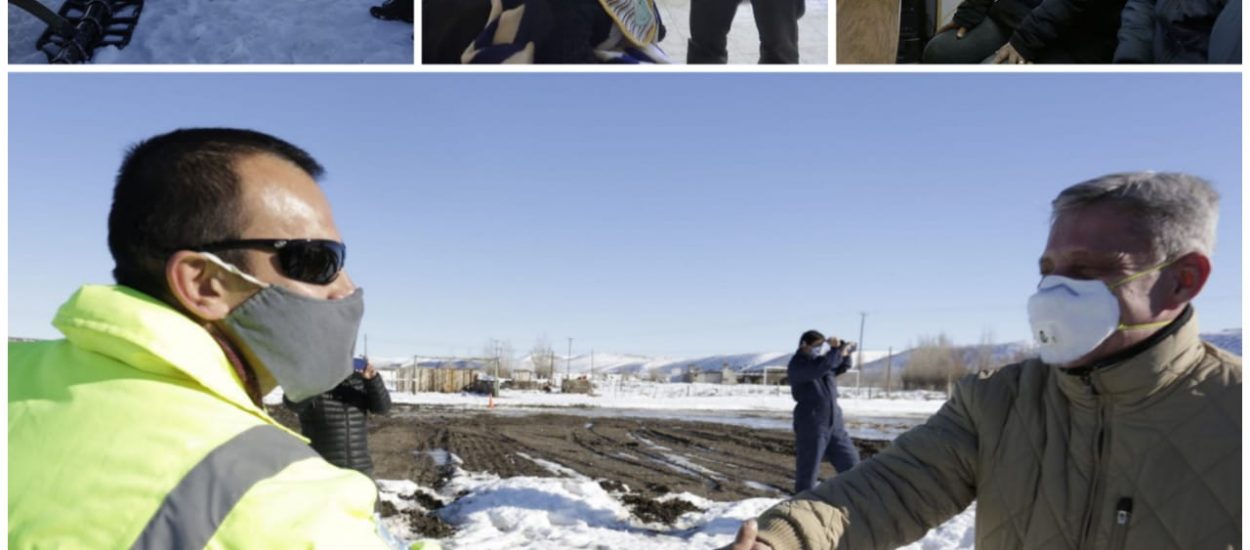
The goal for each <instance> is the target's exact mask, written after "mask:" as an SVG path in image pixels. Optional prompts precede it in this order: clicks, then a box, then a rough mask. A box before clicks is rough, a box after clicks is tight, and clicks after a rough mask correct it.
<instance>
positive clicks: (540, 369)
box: [530, 335, 556, 380]
mask: <svg viewBox="0 0 1250 550" xmlns="http://www.w3.org/2000/svg"><path fill="white" fill-rule="evenodd" d="M530 362H532V363H534V375H535V376H537V377H539V378H546V379H547V380H551V378H552V376H553V375H554V374H555V369H556V352H555V350H553V349H551V342H550V341H549V340H547V336H546V335H543V336H539V337H538V339H537V340H535V341H534V347H532V348H530Z"/></svg>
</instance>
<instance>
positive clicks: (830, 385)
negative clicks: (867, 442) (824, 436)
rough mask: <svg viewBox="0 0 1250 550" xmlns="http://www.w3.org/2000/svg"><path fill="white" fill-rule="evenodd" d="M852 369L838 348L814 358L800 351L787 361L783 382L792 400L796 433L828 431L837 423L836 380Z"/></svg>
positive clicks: (848, 357) (848, 359) (847, 359)
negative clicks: (805, 428) (785, 380)
mask: <svg viewBox="0 0 1250 550" xmlns="http://www.w3.org/2000/svg"><path fill="white" fill-rule="evenodd" d="M850 368H851V357H850V356H849V355H847V356H845V357H843V356H842V350H841V348H834V349H832V350H829V352H828V353H826V354H824V355H821V356H818V357H813V356H811V355H808V354H806V353H803V352H802V351H799V352H798V353H795V354H794V357H791V358H790V363H789V364H788V365H786V378H788V379H789V381H790V395H791V396H792V397H794V401H795V404H794V425H795V429H796V430H797V429H800V428H803V427H807V428H816V429H821V428H827V427H832V426H833V425H834V424H835V423H836V422H838V421H840V420H841V419H840V417H841V415H840V414H838V407H837V399H838V380H837V376H838V375H840V374H842V373H844V372H846V371H847V370H848V369H850Z"/></svg>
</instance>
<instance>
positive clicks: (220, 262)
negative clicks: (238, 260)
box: [200, 252, 269, 288]
mask: <svg viewBox="0 0 1250 550" xmlns="http://www.w3.org/2000/svg"><path fill="white" fill-rule="evenodd" d="M200 254H203V255H204V257H205V258H208V261H210V262H212V263H214V264H217V267H220V268H222V269H224V270H226V271H229V272H230V273H233V274H235V275H238V276H239V277H242V278H243V280H244V281H247V282H249V283H252V284H254V285H256V286H258V287H261V288H269V283H266V282H264V281H262V280H260V279H257V278H256V277H253V276H251V275H248V274H247V273H244V272H243V270H241V269H239V268H237V267H235V266H233V265H231V264H229V263H226V261H225V260H223V259H221V258H218V257H217V255H216V254H213V253H212V252H201V253H200Z"/></svg>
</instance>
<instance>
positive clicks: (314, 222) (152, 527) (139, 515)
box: [8, 128, 437, 549]
mask: <svg viewBox="0 0 1250 550" xmlns="http://www.w3.org/2000/svg"><path fill="white" fill-rule="evenodd" d="M321 173H322V168H321V165H320V164H318V163H317V161H316V160H314V159H313V158H312V156H310V155H309V154H308V153H307V152H305V151H304V150H302V149H300V148H298V147H296V146H294V145H292V144H290V143H288V142H286V141H283V140H280V139H278V138H275V137H273V136H270V135H266V134H262V133H259V132H254V131H250V130H240V129H229V128H197V129H184V130H176V131H173V132H170V133H167V134H163V135H159V136H155V137H152V138H150V139H147V140H145V141H142V142H140V143H139V144H138V145H135V146H134V147H132V148H131V149H130V150H129V151H128V152H127V154H126V157H125V160H124V161H123V162H122V166H121V169H120V170H119V172H118V174H117V180H116V186H115V187H114V190H113V203H112V209H111V211H110V212H109V218H108V243H109V250H110V252H111V253H112V256H113V260H114V263H115V267H114V269H113V277H114V278H115V279H116V281H117V284H116V285H113V286H104V285H86V286H83V287H81V288H80V289H79V290H78V291H77V292H76V293H75V294H74V295H73V296H71V297H70V298H69V300H68V301H67V302H66V303H65V304H64V305H62V306H61V308H60V310H59V311H58V312H57V314H56V317H55V318H54V319H53V322H52V323H53V325H54V326H56V327H57V329H59V330H60V331H61V332H62V333H63V334H64V335H65V338H64V339H61V340H51V341H43V342H34V343H10V344H9V350H8V351H9V408H8V416H9V501H8V510H9V518H8V520H9V542H8V544H9V546H10V547H12V548H38V547H60V548H205V547H211V548H291V547H300V548H311V547H318V548H377V549H383V548H389V547H391V546H390V545H389V544H388V542H387V540H386V539H384V536H385V535H386V531H385V528H384V527H382V526H381V525H380V524H379V523H377V522H375V520H374V518H373V515H372V514H373V508H374V502H375V500H376V499H377V488H376V487H375V486H374V484H373V483H372V481H370V480H369V478H367V477H365V476H363V475H361V474H359V473H358V472H353V471H351V470H344V469H341V468H336V467H334V466H333V465H331V464H329V463H328V462H326V461H325V460H323V459H322V458H321V457H319V456H317V453H316V452H314V451H313V450H312V449H311V448H310V447H309V446H308V445H307V444H306V440H304V439H303V438H302V437H300V436H299V434H296V433H294V432H292V431H290V430H288V429H286V428H285V427H283V426H282V425H281V424H280V423H278V422H277V421H275V420H274V419H273V418H271V417H270V416H269V415H268V414H267V413H266V411H265V408H264V406H263V404H262V402H261V396H263V395H265V394H267V393H269V392H270V391H271V390H273V389H274V388H275V387H276V386H281V387H282V389H283V391H284V392H285V393H286V395H288V396H290V397H291V399H294V400H303V399H307V398H309V397H312V396H315V395H317V394H319V393H321V392H324V391H327V390H329V389H331V388H333V387H334V386H335V385H336V384H338V383H339V382H340V381H341V380H343V378H345V377H346V376H347V375H348V374H350V373H351V370H352V363H351V360H352V351H353V347H354V345H355V342H356V332H357V329H358V327H359V325H360V321H361V318H362V316H363V314H364V302H363V300H364V295H363V293H362V291H361V290H360V289H359V288H357V287H356V285H355V284H354V283H353V282H352V280H351V278H350V277H348V275H347V273H346V271H344V264H345V262H346V258H347V248H346V245H345V244H343V239H342V237H340V235H339V231H338V228H337V227H336V226H335V223H334V219H333V217H332V215H331V213H330V204H329V202H328V201H327V200H326V197H325V195H324V194H323V193H322V191H321V189H320V187H319V186H318V184H317V181H316V178H317V177H318V176H319V175H320V174H321ZM418 546H420V543H418ZM424 548H437V545H436V544H435V545H428V544H427V545H425V546H424Z"/></svg>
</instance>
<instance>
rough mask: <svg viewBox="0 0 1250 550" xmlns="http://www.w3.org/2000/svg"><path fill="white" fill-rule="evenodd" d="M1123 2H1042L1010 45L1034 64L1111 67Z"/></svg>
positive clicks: (1077, 0)
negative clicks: (1107, 64)
mask: <svg viewBox="0 0 1250 550" xmlns="http://www.w3.org/2000/svg"><path fill="white" fill-rule="evenodd" d="M1124 2H1125V0H1041V2H1040V3H1039V4H1038V5H1037V7H1035V8H1033V10H1032V11H1030V12H1029V14H1028V15H1027V16H1025V17H1024V19H1023V20H1021V21H1020V24H1019V25H1018V26H1017V27H1016V29H1015V34H1013V35H1012V36H1011V45H1012V47H1014V48H1015V49H1016V51H1017V52H1020V55H1022V56H1024V58H1025V59H1027V60H1029V61H1033V62H1052V63H1053V62H1061V63H1110V62H1111V58H1112V56H1113V54H1115V47H1116V44H1117V39H1116V32H1118V31H1119V30H1120V12H1121V11H1123V10H1124ZM1060 52H1061V53H1060ZM1056 54H1058V55H1060V56H1061V57H1059V58H1054V57H1053V56H1055V55H1056Z"/></svg>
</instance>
